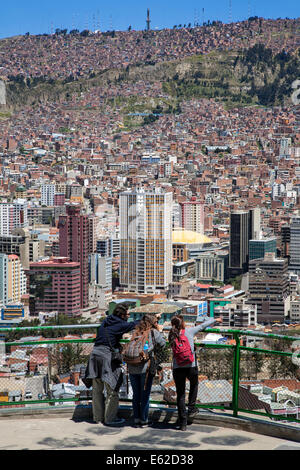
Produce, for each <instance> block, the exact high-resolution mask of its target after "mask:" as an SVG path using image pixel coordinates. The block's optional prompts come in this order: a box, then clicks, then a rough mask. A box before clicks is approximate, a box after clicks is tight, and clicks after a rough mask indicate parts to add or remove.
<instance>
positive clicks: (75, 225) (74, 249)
mask: <svg viewBox="0 0 300 470" xmlns="http://www.w3.org/2000/svg"><path fill="white" fill-rule="evenodd" d="M58 227H59V253H60V256H62V257H67V258H69V260H70V261H73V262H76V263H79V264H80V276H81V277H80V307H81V308H82V309H83V308H86V307H88V304H89V294H88V284H89V246H90V238H89V219H88V216H87V215H84V214H81V206H80V205H79V204H70V205H68V206H67V209H66V215H61V216H60V217H59V223H58Z"/></svg>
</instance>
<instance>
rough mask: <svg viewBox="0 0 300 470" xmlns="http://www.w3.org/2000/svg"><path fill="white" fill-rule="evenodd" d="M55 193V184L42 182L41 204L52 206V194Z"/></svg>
mask: <svg viewBox="0 0 300 470" xmlns="http://www.w3.org/2000/svg"><path fill="white" fill-rule="evenodd" d="M55 193H56V185H55V184H42V187H41V204H42V206H54V194H55Z"/></svg>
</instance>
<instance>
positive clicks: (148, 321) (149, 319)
mask: <svg viewBox="0 0 300 470" xmlns="http://www.w3.org/2000/svg"><path fill="white" fill-rule="evenodd" d="M157 321H158V320H157V317H156V315H155V314H153V313H152V314H151V313H146V314H145V315H144V316H143V318H142V319H141V321H140V322H139V323H138V324H137V326H136V327H135V331H138V332H140V333H142V332H143V331H146V330H151V328H154V329H155V330H157V329H158V328H157Z"/></svg>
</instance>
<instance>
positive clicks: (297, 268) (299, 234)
mask: <svg viewBox="0 0 300 470" xmlns="http://www.w3.org/2000/svg"><path fill="white" fill-rule="evenodd" d="M289 255H290V262H289V271H292V272H294V273H296V274H299V273H300V215H296V216H294V217H292V220H291V224H290V250H289Z"/></svg>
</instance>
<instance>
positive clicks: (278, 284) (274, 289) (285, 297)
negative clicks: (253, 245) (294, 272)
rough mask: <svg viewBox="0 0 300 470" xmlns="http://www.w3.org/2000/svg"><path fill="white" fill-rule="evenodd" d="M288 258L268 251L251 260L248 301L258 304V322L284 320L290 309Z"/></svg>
mask: <svg viewBox="0 0 300 470" xmlns="http://www.w3.org/2000/svg"><path fill="white" fill-rule="evenodd" d="M289 302H290V295H289V277H288V261H287V259H281V258H276V257H275V255H274V253H266V254H265V257H264V258H261V259H254V260H252V261H250V262H249V297H248V303H249V304H252V305H256V306H257V321H258V323H269V322H273V321H279V322H282V321H284V319H285V317H286V316H287V314H288V311H289Z"/></svg>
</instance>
